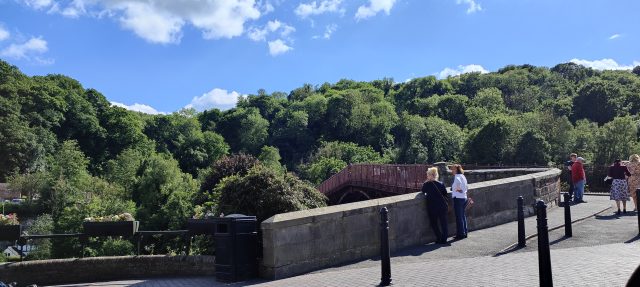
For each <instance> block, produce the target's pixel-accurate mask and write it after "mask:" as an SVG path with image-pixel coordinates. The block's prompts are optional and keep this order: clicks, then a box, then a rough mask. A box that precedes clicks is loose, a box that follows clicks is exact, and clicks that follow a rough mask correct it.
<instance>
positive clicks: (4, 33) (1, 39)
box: [0, 25, 11, 41]
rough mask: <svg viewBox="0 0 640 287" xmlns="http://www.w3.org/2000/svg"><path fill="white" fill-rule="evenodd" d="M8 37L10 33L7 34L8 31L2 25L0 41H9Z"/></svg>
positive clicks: (0, 26)
mask: <svg viewBox="0 0 640 287" xmlns="http://www.w3.org/2000/svg"><path fill="white" fill-rule="evenodd" d="M10 36H11V33H9V31H7V29H5V28H4V27H3V26H2V25H0V41H4V40H6V39H9V37H10Z"/></svg>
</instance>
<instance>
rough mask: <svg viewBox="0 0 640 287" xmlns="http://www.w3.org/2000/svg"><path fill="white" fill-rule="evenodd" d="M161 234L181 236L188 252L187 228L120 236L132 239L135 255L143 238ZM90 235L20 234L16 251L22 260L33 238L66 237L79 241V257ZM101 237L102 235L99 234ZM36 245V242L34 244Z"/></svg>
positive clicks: (188, 235)
mask: <svg viewBox="0 0 640 287" xmlns="http://www.w3.org/2000/svg"><path fill="white" fill-rule="evenodd" d="M155 235H161V236H163V237H182V240H183V244H182V248H183V249H182V250H183V251H184V252H185V254H190V251H191V244H192V241H193V240H192V239H193V237H194V235H192V234H190V233H189V231H188V230H160V231H149V230H140V231H137V232H136V233H135V234H134V235H133V236H130V237H122V238H123V239H127V240H132V241H134V242H135V245H136V248H135V249H136V255H140V254H142V246H144V245H143V244H144V242H145V239H149V238H151V237H152V236H155ZM90 237H97V236H88V235H86V234H84V233H62V234H34V235H21V236H20V238H19V239H18V240H17V243H18V244H17V245H18V251H19V253H20V261H23V260H24V257H25V256H24V254H25V251H29V250H27V249H25V246H32V245H33V244H29V242H32V241H34V240H44V239H67V238H77V239H78V240H79V242H80V245H81V248H80V253H79V254H78V256H79V257H80V258H83V257H85V247H86V246H87V244H88V242H89V238H90ZM100 237H103V236H100ZM36 245H37V244H36Z"/></svg>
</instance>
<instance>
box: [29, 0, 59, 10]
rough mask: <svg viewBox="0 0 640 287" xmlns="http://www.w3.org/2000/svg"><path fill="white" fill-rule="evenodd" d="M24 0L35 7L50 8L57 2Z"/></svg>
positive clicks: (50, 0)
mask: <svg viewBox="0 0 640 287" xmlns="http://www.w3.org/2000/svg"><path fill="white" fill-rule="evenodd" d="M22 2H24V4H25V5H27V6H29V7H32V8H34V9H44V8H49V7H51V6H53V5H54V4H55V3H54V2H53V1H52V0H23V1H22Z"/></svg>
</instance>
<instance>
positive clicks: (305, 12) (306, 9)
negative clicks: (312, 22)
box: [294, 0, 344, 18]
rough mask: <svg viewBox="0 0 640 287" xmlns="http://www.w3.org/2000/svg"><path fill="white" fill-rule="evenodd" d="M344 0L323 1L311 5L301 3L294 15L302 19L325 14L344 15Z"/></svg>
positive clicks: (310, 3)
mask: <svg viewBox="0 0 640 287" xmlns="http://www.w3.org/2000/svg"><path fill="white" fill-rule="evenodd" d="M340 4H342V0H322V1H320V2H318V1H312V2H309V3H300V5H298V7H297V8H296V10H294V13H296V15H298V16H299V17H301V18H307V17H309V16H312V15H320V14H324V13H336V12H337V13H344V8H342V7H340Z"/></svg>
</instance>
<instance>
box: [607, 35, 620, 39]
mask: <svg viewBox="0 0 640 287" xmlns="http://www.w3.org/2000/svg"><path fill="white" fill-rule="evenodd" d="M620 36H622V35H620V34H613V35H611V37H609V40H613V39H617V38H620Z"/></svg>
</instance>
